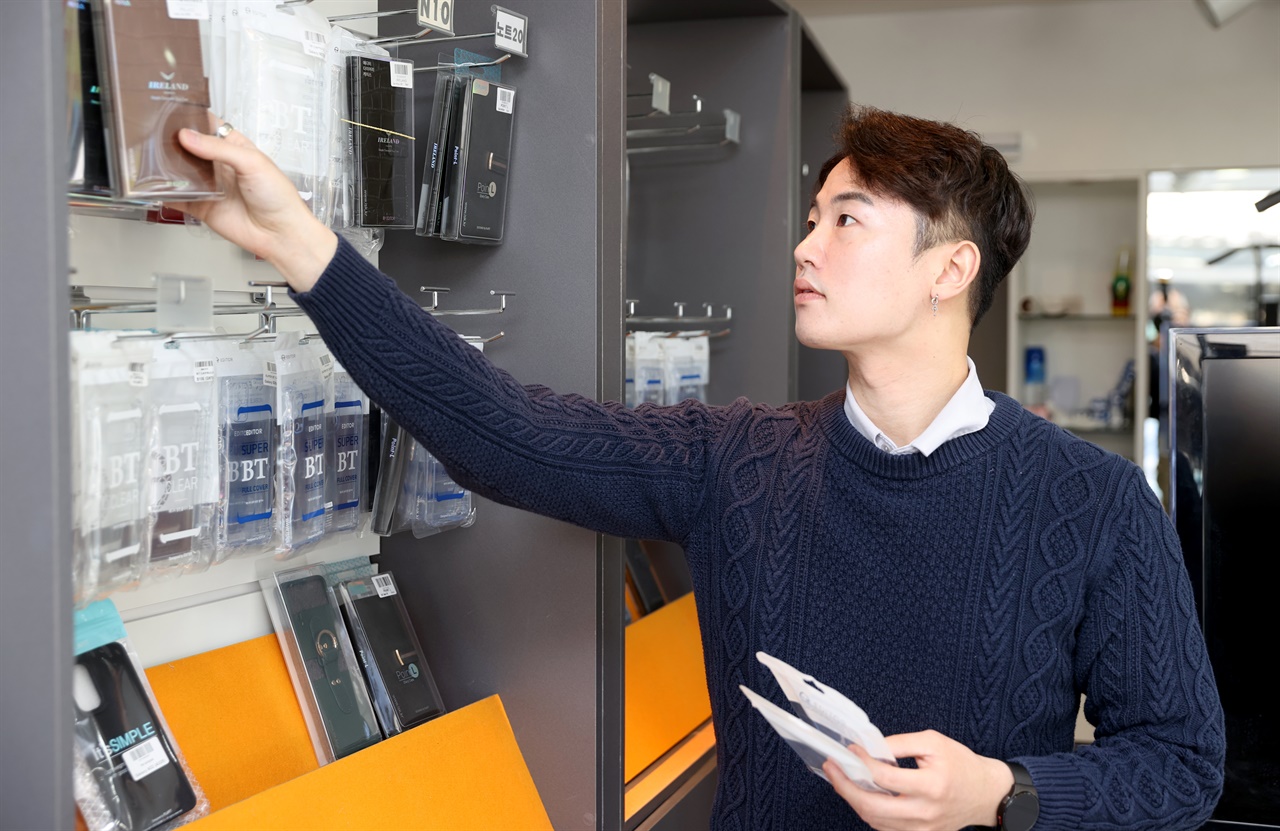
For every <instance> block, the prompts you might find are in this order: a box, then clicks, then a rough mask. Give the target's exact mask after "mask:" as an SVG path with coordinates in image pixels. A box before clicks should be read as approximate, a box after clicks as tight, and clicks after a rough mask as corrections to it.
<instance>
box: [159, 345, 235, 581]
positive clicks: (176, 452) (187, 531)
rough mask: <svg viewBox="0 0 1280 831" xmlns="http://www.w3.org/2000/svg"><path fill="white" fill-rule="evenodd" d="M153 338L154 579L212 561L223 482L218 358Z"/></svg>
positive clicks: (196, 569)
mask: <svg viewBox="0 0 1280 831" xmlns="http://www.w3.org/2000/svg"><path fill="white" fill-rule="evenodd" d="M153 343H155V347H154V349H153V351H152V359H151V367H150V371H151V381H150V384H149V387H148V389H149V396H148V403H149V408H148V409H149V412H150V415H151V419H150V427H151V432H150V436H149V439H148V442H147V506H148V511H149V512H150V514H151V554H150V557H149V559H148V565H147V571H146V579H148V580H151V579H154V578H157V577H166V576H174V575H177V574H183V573H194V572H199V571H204V570H205V569H207V568H208V567H209V565H210V564H211V563H212V561H213V548H214V528H213V526H214V515H215V512H216V507H217V500H218V489H219V480H218V454H217V447H218V437H217V428H216V425H215V421H214V419H215V413H216V412H217V402H218V398H217V395H218V387H217V384H215V383H214V378H215V370H214V366H213V361H211V360H208V359H204V358H200V357H198V356H197V355H196V354H194V353H193V352H192V351H191V350H188V349H182V348H172V347H170V346H166V345H165V344H163V343H157V342H154V341H153Z"/></svg>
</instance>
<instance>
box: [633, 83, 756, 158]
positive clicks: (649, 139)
mask: <svg viewBox="0 0 1280 831" xmlns="http://www.w3.org/2000/svg"><path fill="white" fill-rule="evenodd" d="M650 77H651V78H653V77H657V76H650ZM657 86H658V85H657V82H654V96H655V98H656V95H657ZM690 98H691V100H692V102H693V109H692V110H686V111H682V112H666V113H659V112H657V111H656V107H655V108H654V109H653V110H651V111H650V112H648V113H644V114H640V115H628V121H629V122H630V123H631V124H632V125H633V126H630V127H628V128H627V154H628V155H634V154H646V153H662V152H667V151H672V150H685V151H689V150H695V151H697V150H701V151H705V150H708V149H710V150H715V149H718V148H724V147H732V146H736V145H738V144H741V143H742V116H741V114H740V113H738V112H737V111H736V110H730V109H722V110H720V111H719V112H718V113H717V112H712V111H710V110H707V109H705V108H704V103H705V102H704V101H703V99H702V97H701V96H698V95H693V96H690ZM641 125H643V126H641Z"/></svg>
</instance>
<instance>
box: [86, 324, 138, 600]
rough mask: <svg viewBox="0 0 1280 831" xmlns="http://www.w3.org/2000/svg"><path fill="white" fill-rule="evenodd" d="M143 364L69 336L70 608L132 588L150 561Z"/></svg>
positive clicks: (100, 343)
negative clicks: (71, 463)
mask: <svg viewBox="0 0 1280 831" xmlns="http://www.w3.org/2000/svg"><path fill="white" fill-rule="evenodd" d="M148 359H149V353H148V351H147V350H145V349H144V348H142V347H140V346H138V345H136V344H135V345H130V344H129V343H127V342H124V341H121V342H117V341H116V338H115V336H114V335H113V334H111V333H109V332H72V333H71V376H72V385H71V388H72V408H71V420H72V431H71V434H72V439H71V440H72V454H71V456H72V459H73V460H74V469H73V471H72V497H73V504H74V506H75V509H74V517H75V529H74V532H73V534H72V552H73V553H72V562H73V565H72V574H73V579H74V585H75V601H76V603H77V605H81V604H85V603H87V602H89V601H91V600H94V599H97V598H100V597H105V596H106V595H108V594H110V593H111V592H113V591H117V590H120V589H125V588H133V587H135V586H136V585H137V583H138V580H139V579H140V578H141V577H142V573H143V570H144V568H145V566H146V563H147V559H148V557H149V556H150V550H151V548H150V542H151V535H150V531H149V525H148V515H147V504H146V491H145V489H144V484H145V480H146V467H145V464H146V463H145V458H144V453H145V447H146V439H147V436H148V434H149V433H150V427H149V424H150V416H149V413H150V408H149V406H148V400H147V392H148V389H147V384H148V377H149V376H148V373H147V361H148Z"/></svg>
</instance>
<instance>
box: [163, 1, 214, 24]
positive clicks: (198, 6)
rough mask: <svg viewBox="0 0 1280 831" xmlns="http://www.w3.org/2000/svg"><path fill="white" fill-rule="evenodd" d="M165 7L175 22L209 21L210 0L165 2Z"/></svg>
mask: <svg viewBox="0 0 1280 831" xmlns="http://www.w3.org/2000/svg"><path fill="white" fill-rule="evenodd" d="M165 6H166V8H168V10H169V17H170V18H172V19H174V20H208V19H209V0H165Z"/></svg>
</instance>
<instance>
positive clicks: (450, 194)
mask: <svg viewBox="0 0 1280 831" xmlns="http://www.w3.org/2000/svg"><path fill="white" fill-rule="evenodd" d="M470 86H471V78H469V77H464V76H459V77H457V78H454V84H453V87H452V88H451V90H450V95H449V103H447V104H446V105H445V106H446V108H447V112H448V121H449V134H448V137H447V139H446V141H445V144H444V146H445V147H446V148H447V149H448V153H447V155H446V156H445V159H444V163H443V170H442V171H441V181H440V200H439V202H440V209H439V214H438V215H437V216H436V221H435V229H436V233H437V234H438V235H439V236H441V237H444V238H446V239H447V238H448V237H450V236H454V237H456V236H457V220H456V216H455V215H456V214H457V212H458V210H457V207H458V172H459V167H460V165H461V164H462V153H463V151H464V149H465V148H464V147H463V143H464V137H463V135H462V132H463V130H462V126H463V124H464V123H465V122H466V117H467V113H466V107H467V101H468V99H469V98H470V96H469V95H467V90H468V89H469V88H470Z"/></svg>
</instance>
